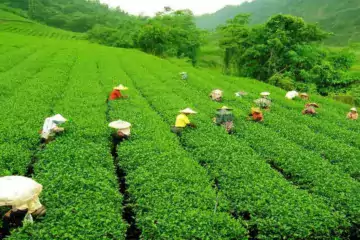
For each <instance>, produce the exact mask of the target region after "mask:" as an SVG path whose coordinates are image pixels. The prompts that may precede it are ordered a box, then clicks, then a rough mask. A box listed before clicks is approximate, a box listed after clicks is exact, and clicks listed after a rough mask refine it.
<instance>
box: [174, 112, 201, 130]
mask: <svg viewBox="0 0 360 240" xmlns="http://www.w3.org/2000/svg"><path fill="white" fill-rule="evenodd" d="M179 112H180V114H179V115H178V116H177V117H176V121H175V126H172V127H171V132H173V133H175V134H177V135H178V136H181V133H182V131H183V130H184V129H185V128H186V127H191V128H195V127H196V126H195V125H194V124H193V123H191V122H190V119H189V117H188V116H189V115H191V114H196V113H197V112H195V111H194V110H192V109H191V108H186V109H183V110H181V111H179Z"/></svg>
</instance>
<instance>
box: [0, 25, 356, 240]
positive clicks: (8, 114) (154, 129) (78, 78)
mask: <svg viewBox="0 0 360 240" xmlns="http://www.w3.org/2000/svg"><path fill="white" fill-rule="evenodd" d="M15 20H16V19H15ZM29 35H33V36H29ZM76 38H77V36H76V35H72V34H70V33H68V32H65V31H60V30H58V31H57V30H54V29H51V28H47V27H44V26H41V25H39V24H33V23H24V22H18V21H17V22H16V23H15V24H13V23H12V24H9V22H8V21H3V20H0V109H1V111H0V118H1V121H0V153H1V154H0V176H5V175H25V176H29V177H33V178H34V179H35V180H36V181H38V182H39V183H41V184H42V185H43V186H44V190H43V193H42V195H41V201H42V203H43V204H44V205H45V206H46V207H47V215H46V217H45V218H43V219H41V220H40V221H37V222H35V223H34V224H32V225H26V226H24V227H22V228H19V229H16V230H14V231H13V232H12V234H11V236H10V237H9V239H12V240H24V239H42V240H43V239H44V240H50V239H84V240H85V239H349V238H352V239H358V238H359V237H360V233H359V227H360V201H359V199H360V183H359V180H360V137H359V133H360V125H359V123H358V122H357V121H349V120H347V119H346V117H345V116H346V113H347V112H348V111H349V108H350V106H348V105H345V104H342V103H339V102H335V101H333V100H330V99H327V98H323V97H320V96H315V95H312V96H311V101H314V102H317V103H318V104H319V105H320V108H319V110H318V115H317V116H315V117H311V116H304V115H302V114H301V111H302V109H303V107H304V103H305V102H304V101H302V100H294V101H290V100H286V99H285V97H284V96H285V93H286V92H285V91H284V90H282V89H279V88H276V87H274V86H271V85H267V84H265V83H262V82H258V81H256V80H253V79H245V78H234V77H228V76H223V75H220V74H219V73H217V72H211V71H205V70H201V69H196V68H193V67H190V66H187V65H185V64H181V63H174V62H170V61H168V60H164V59H160V58H157V57H154V56H152V55H147V54H145V53H142V52H140V51H136V50H125V49H118V48H109V47H104V46H100V45H95V44H91V43H88V42H86V41H81V40H76ZM182 71H186V72H188V74H189V79H188V80H187V81H183V80H181V78H180V76H179V72H182ZM120 83H121V84H124V85H125V86H128V87H129V91H128V92H127V94H128V95H129V98H128V99H125V100H119V101H112V102H110V103H109V104H107V103H106V99H107V97H108V94H109V92H110V91H111V89H112V88H113V87H114V86H115V85H118V84H120ZM215 88H220V89H222V90H224V101H223V103H216V102H213V101H211V100H210V99H209V97H208V94H209V93H210V92H211V90H213V89H215ZM239 90H243V91H246V92H248V95H247V96H245V97H244V98H235V96H234V93H235V92H237V91H239ZM263 91H269V92H271V98H272V100H273V105H272V108H271V111H270V112H265V116H264V117H265V121H264V123H255V122H251V121H248V120H247V115H248V112H249V110H250V108H251V106H252V103H253V100H254V99H256V98H258V96H259V93H260V92H263ZM222 105H227V106H229V107H232V108H234V115H235V117H236V120H235V129H236V133H235V134H233V135H228V134H227V133H226V132H225V130H224V129H223V128H221V127H217V126H216V125H214V124H213V123H212V118H213V117H214V115H215V111H216V109H217V108H219V107H221V106H222ZM185 107H191V108H193V109H194V110H196V111H197V112H198V114H197V115H194V116H191V120H192V122H194V123H195V124H196V125H197V128H196V129H191V130H186V131H185V132H184V133H183V135H182V136H181V137H177V136H176V135H174V134H173V133H171V132H170V126H171V125H173V124H174V122H175V117H176V115H177V113H178V111H179V110H180V109H183V108H185ZM56 113H61V114H62V115H63V116H65V117H66V118H70V119H71V122H69V123H66V124H65V125H64V127H65V129H66V131H65V133H64V134H62V135H60V136H58V137H57V138H56V140H55V141H53V142H51V143H50V144H48V145H47V146H46V147H45V148H41V147H40V145H39V134H38V131H39V130H40V129H41V126H42V123H43V121H44V119H45V118H46V117H47V116H50V115H52V114H56ZM117 119H122V120H125V121H129V122H131V123H132V136H131V139H130V140H129V141H126V142H124V143H122V144H121V145H120V146H119V148H118V155H119V156H118V159H113V156H112V155H111V154H110V139H109V136H110V133H111V132H112V130H111V129H110V128H108V126H107V125H108V123H109V122H110V121H113V120H117ZM6 210H7V209H5V208H0V212H1V213H4V212H5V211H6Z"/></svg>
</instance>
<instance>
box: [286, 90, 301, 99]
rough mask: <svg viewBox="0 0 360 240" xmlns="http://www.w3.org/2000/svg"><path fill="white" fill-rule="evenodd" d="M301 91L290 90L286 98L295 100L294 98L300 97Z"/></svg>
mask: <svg viewBox="0 0 360 240" xmlns="http://www.w3.org/2000/svg"><path fill="white" fill-rule="evenodd" d="M298 96H299V93H298V92H297V91H289V92H287V93H286V95H285V98H287V99H289V100H293V99H294V98H296V97H298Z"/></svg>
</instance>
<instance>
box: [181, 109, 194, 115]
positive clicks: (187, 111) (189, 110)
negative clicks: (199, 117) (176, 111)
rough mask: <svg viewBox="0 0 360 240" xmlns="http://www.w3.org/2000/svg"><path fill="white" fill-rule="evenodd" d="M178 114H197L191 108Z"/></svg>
mask: <svg viewBox="0 0 360 240" xmlns="http://www.w3.org/2000/svg"><path fill="white" fill-rule="evenodd" d="M180 113H188V114H196V113H197V112H195V111H194V110H192V109H191V108H185V109H183V110H180Z"/></svg>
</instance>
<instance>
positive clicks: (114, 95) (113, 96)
mask: <svg viewBox="0 0 360 240" xmlns="http://www.w3.org/2000/svg"><path fill="white" fill-rule="evenodd" d="M118 98H122V94H121V92H120V90H116V89H114V90H112V92H111V93H110V96H109V100H115V99H118Z"/></svg>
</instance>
